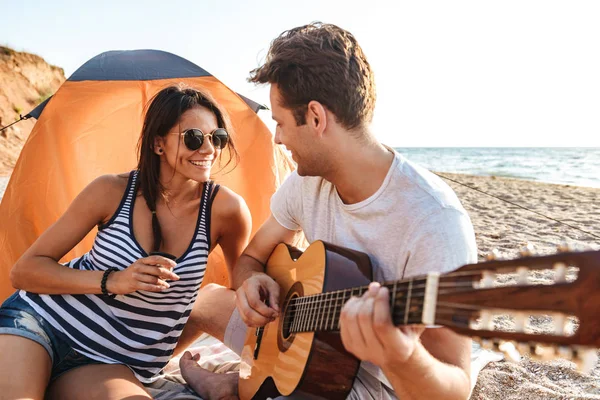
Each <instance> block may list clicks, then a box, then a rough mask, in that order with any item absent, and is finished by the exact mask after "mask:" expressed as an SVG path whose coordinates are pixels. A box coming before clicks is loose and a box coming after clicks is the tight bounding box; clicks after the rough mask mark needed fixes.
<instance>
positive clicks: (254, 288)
mask: <svg viewBox="0 0 600 400" xmlns="http://www.w3.org/2000/svg"><path fill="white" fill-rule="evenodd" d="M295 235H296V231H292V230H289V229H286V228H285V227H283V226H281V224H279V222H277V220H276V219H275V218H274V217H273V216H270V217H269V219H268V220H267V221H266V222H265V223H264V224H263V225H262V226H261V227H260V229H259V230H258V232H256V235H254V238H253V239H252V241H251V242H250V244H249V245H248V247H246V250H244V252H243V253H242V255H241V256H240V258H239V260H238V262H237V264H236V265H235V267H234V268H233V272H232V277H231V283H232V287H233V289H236V294H237V296H236V304H237V307H238V309H239V311H240V315H241V316H242V319H243V320H244V322H245V323H246V325H248V326H264V325H266V324H267V323H268V322H270V321H272V320H273V319H274V318H275V317H276V316H277V314H278V313H279V285H278V284H277V283H276V282H275V281H274V280H273V279H271V278H270V277H269V276H268V275H267V274H265V272H264V271H265V264H266V262H267V260H268V259H269V256H270V255H271V253H272V252H273V250H274V249H275V247H276V246H277V245H278V244H279V243H292V241H293V239H294V236H295ZM267 302H268V305H267Z"/></svg>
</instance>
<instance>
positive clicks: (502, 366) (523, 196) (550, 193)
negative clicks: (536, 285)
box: [440, 173, 600, 400]
mask: <svg viewBox="0 0 600 400" xmlns="http://www.w3.org/2000/svg"><path fill="white" fill-rule="evenodd" d="M440 174H441V175H443V176H445V177H448V178H450V179H453V180H456V181H458V182H461V183H463V184H467V185H469V186H471V187H474V188H476V189H479V190H481V191H483V192H486V193H489V194H491V195H494V196H497V197H500V198H502V199H505V200H508V201H511V202H513V203H515V204H518V205H520V206H522V207H526V208H529V209H531V210H534V211H537V212H538V213H541V214H544V215H547V216H549V217H552V218H554V219H556V220H559V221H562V222H565V223H567V224H569V225H572V226H575V227H578V228H580V229H581V230H583V231H586V232H589V233H584V232H582V231H580V230H577V229H574V228H571V227H568V226H565V225H563V224H560V223H558V222H556V221H553V220H549V219H546V218H544V217H542V216H541V215H538V214H535V213H533V212H531V211H527V210H524V209H522V208H520V207H518V206H516V205H511V204H507V203H506V202H504V201H501V200H499V199H496V198H494V197H491V196H488V195H486V194H483V193H480V192H477V191H475V190H472V189H469V188H467V187H465V186H463V185H461V184H458V183H455V182H452V181H450V180H448V179H446V182H447V183H448V184H449V185H450V186H451V187H452V188H453V189H454V191H455V192H456V193H457V195H458V197H459V198H460V199H461V201H462V203H463V205H464V207H465V208H466V209H467V211H468V212H469V215H470V217H471V220H472V222H473V226H474V227H475V235H476V238H477V245H478V250H479V258H480V260H482V259H484V258H485V255H486V254H488V253H489V252H490V251H491V250H492V249H498V251H499V253H500V256H501V257H503V258H516V257H518V254H519V250H520V249H521V248H522V247H523V246H524V245H526V244H527V243H530V244H532V245H533V246H534V247H535V249H536V251H537V252H539V253H540V254H551V253H554V252H555V251H556V247H557V246H558V245H560V244H561V243H563V242H565V241H566V242H568V243H569V244H570V245H572V246H573V247H575V248H579V249H594V250H598V249H600V239H598V236H600V189H593V188H586V187H578V186H567V185H552V184H545V183H537V182H531V181H523V180H516V179H506V178H494V177H479V176H470V175H456V174H448V173H440ZM593 235H595V236H596V237H594V236H593ZM498 279H499V280H502V279H507V278H506V277H499V278H498ZM549 279H550V278H549V277H546V280H548V281H549ZM542 280H544V277H542ZM494 322H495V324H497V325H503V326H504V327H510V326H511V325H512V324H511V322H510V321H507V320H505V319H504V320H503V319H502V318H498V319H495V321H494ZM532 328H535V329H539V330H540V331H546V332H548V331H549V329H551V328H550V327H546V326H542V325H541V324H537V326H536V323H535V322H534V323H532ZM471 399H474V400H475V399H478V400H479V399H482V400H483V399H486V400H501V399H502V400H512V399H540V400H541V399H556V400H558V399H600V367H598V366H596V368H595V369H594V370H593V371H592V372H591V373H589V374H582V373H580V372H578V371H577V370H576V369H575V364H574V363H572V362H570V361H567V360H565V359H555V360H552V361H545V362H541V361H532V360H531V359H530V358H529V357H528V356H525V357H523V359H522V360H521V361H520V362H518V363H512V362H508V361H500V362H495V363H491V364H489V365H488V366H487V367H486V368H484V369H483V370H482V371H481V373H480V374H479V378H478V380H477V385H476V387H475V390H474V391H473V394H472V396H471Z"/></svg>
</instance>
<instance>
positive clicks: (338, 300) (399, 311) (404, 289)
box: [284, 274, 439, 333]
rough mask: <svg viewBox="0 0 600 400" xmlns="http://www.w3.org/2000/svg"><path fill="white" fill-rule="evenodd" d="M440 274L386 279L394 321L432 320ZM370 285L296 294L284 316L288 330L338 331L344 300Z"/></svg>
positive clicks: (418, 321)
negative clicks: (387, 280)
mask: <svg viewBox="0 0 600 400" xmlns="http://www.w3.org/2000/svg"><path fill="white" fill-rule="evenodd" d="M438 280H439V275H438V274H429V275H428V276H426V277H419V278H414V279H407V280H401V281H395V282H386V283H383V284H382V286H385V287H387V288H388V290H389V292H390V313H391V315H392V321H393V323H394V324H395V325H397V326H398V325H411V324H433V316H434V311H435V307H436V305H435V302H436V298H437V285H438ZM368 288H369V287H368V286H360V287H354V288H350V289H344V290H337V291H334V292H325V293H319V294H315V295H311V296H304V297H295V298H293V299H291V300H290V303H289V305H288V308H287V310H286V315H285V316H284V318H285V319H284V329H285V330H286V331H288V332H289V333H295V332H319V331H337V330H339V329H340V315H341V311H342V307H343V306H344V304H345V303H346V302H347V301H348V300H350V298H352V297H353V296H362V295H363V294H364V293H365V292H366V291H367V290H368Z"/></svg>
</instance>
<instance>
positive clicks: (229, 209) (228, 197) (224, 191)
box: [212, 186, 248, 217]
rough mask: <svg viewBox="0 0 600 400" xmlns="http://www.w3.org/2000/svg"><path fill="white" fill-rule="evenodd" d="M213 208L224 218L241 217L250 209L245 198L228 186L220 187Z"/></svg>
mask: <svg viewBox="0 0 600 400" xmlns="http://www.w3.org/2000/svg"><path fill="white" fill-rule="evenodd" d="M212 207H213V210H214V211H217V212H218V213H219V215H220V216H222V217H231V216H234V215H239V214H240V213H242V212H243V211H244V210H245V209H247V208H248V206H247V205H246V201H245V200H244V198H243V197H242V196H240V195H239V194H237V193H236V192H234V191H233V190H231V189H229V188H228V187H226V186H220V187H219V191H218V192H217V194H216V195H215V199H214V201H213V205H212Z"/></svg>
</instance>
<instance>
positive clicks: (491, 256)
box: [485, 249, 500, 261]
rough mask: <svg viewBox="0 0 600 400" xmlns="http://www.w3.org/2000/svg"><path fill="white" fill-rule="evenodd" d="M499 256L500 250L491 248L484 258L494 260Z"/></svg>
mask: <svg viewBox="0 0 600 400" xmlns="http://www.w3.org/2000/svg"><path fill="white" fill-rule="evenodd" d="M499 258H500V251H498V249H492V251H490V252H489V253H488V254H487V255H486V256H485V259H486V260H487V261H494V260H498V259H499Z"/></svg>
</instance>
